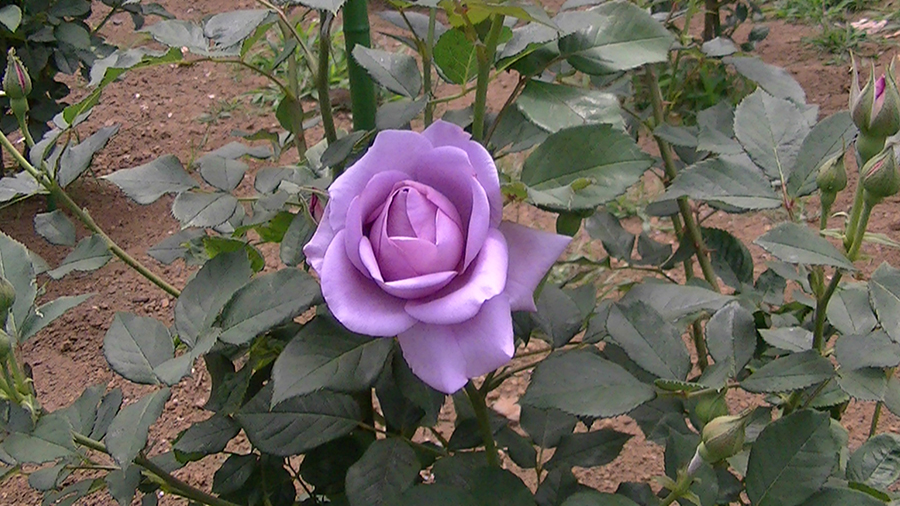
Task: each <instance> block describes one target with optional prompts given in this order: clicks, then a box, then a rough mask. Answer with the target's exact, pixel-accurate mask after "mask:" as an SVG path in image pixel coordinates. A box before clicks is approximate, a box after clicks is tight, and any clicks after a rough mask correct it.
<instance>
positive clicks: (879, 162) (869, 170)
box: [860, 145, 900, 205]
mask: <svg viewBox="0 0 900 506" xmlns="http://www.w3.org/2000/svg"><path fill="white" fill-rule="evenodd" d="M860 173H861V174H862V185H863V188H864V189H865V190H866V193H865V198H866V201H867V202H868V203H869V205H875V204H878V203H879V202H881V201H882V200H884V199H885V198H887V197H890V196H892V195H896V194H897V192H898V191H900V169H898V168H897V158H896V155H895V154H894V146H893V145H888V146H887V147H885V148H884V150H883V151H882V152H881V153H879V154H878V156H875V157H874V158H872V159H871V160H869V161H868V162H867V163H866V165H865V166H863V168H862V170H861V171H860Z"/></svg>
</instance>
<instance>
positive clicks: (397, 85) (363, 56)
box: [353, 42, 440, 98]
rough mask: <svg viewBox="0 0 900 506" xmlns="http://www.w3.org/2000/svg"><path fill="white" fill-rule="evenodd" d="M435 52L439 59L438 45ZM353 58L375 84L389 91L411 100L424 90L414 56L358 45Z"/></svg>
mask: <svg viewBox="0 0 900 506" xmlns="http://www.w3.org/2000/svg"><path fill="white" fill-rule="evenodd" d="M439 44H440V42H438V45H439ZM434 50H435V59H437V51H438V48H437V45H436V46H435V48H434ZM353 58H354V59H355V60H356V61H357V62H358V63H359V64H360V65H361V66H362V67H363V68H365V69H366V72H368V73H369V75H370V76H372V79H374V80H375V82H377V83H378V84H380V85H381V86H384V87H385V88H387V89H388V90H390V91H393V92H394V93H397V94H398V95H403V96H405V97H409V98H416V96H418V95H419V91H420V90H421V89H422V75H421V74H420V73H419V67H418V65H417V64H416V60H415V58H413V57H412V56H409V55H405V54H399V53H389V52H387V51H381V50H379V49H369V48H367V47H365V46H362V45H357V46H356V47H354V48H353Z"/></svg>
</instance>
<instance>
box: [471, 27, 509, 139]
mask: <svg viewBox="0 0 900 506" xmlns="http://www.w3.org/2000/svg"><path fill="white" fill-rule="evenodd" d="M503 18H504V16H503V15H502V14H493V15H491V31H490V32H488V36H487V39H486V40H485V42H484V45H478V46H476V54H477V56H478V80H477V82H476V83H475V105H474V108H475V110H474V115H473V119H472V139H473V140H475V141H476V142H481V141H482V140H483V139H484V115H485V111H486V109H487V89H488V82H490V77H491V67H492V66H493V65H494V57H495V56H496V54H497V44H498V43H499V42H500V34H501V33H502V32H503Z"/></svg>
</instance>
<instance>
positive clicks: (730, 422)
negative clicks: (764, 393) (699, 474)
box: [689, 410, 753, 470]
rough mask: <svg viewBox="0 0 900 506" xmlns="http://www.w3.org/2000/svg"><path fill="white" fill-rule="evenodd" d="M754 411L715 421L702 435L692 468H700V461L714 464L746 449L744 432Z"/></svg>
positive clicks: (711, 422) (719, 418) (710, 423)
mask: <svg viewBox="0 0 900 506" xmlns="http://www.w3.org/2000/svg"><path fill="white" fill-rule="evenodd" d="M751 413H753V411H752V410H748V411H747V412H745V413H743V414H740V415H729V416H720V417H718V418H715V419H713V420H712V421H710V422H709V423H708V424H706V426H705V427H703V432H701V433H700V445H699V446H697V453H696V454H695V455H694V459H693V460H692V461H691V464H690V467H689V469H690V468H694V470H696V467H699V462H695V461H698V460H699V459H702V460H703V461H705V462H707V463H709V464H714V463H716V462H719V461H721V460H725V459H727V458H729V457H733V456H735V455H737V454H738V453H740V452H741V450H743V449H744V430H745V429H746V427H747V423H748V422H749V421H750V414H751ZM698 457H699V459H698Z"/></svg>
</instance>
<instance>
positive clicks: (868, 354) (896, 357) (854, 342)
mask: <svg viewBox="0 0 900 506" xmlns="http://www.w3.org/2000/svg"><path fill="white" fill-rule="evenodd" d="M833 300H834V299H832V303H833ZM834 354H835V356H836V357H837V361H838V363H839V364H841V367H842V368H846V369H859V368H861V367H896V366H897V365H900V344H897V343H896V342H894V341H893V340H891V338H890V337H888V335H887V334H885V332H884V331H883V330H876V331H874V332H870V333H867V334H846V335H842V336H841V337H839V338H838V340H837V342H836V343H835V344H834Z"/></svg>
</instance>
